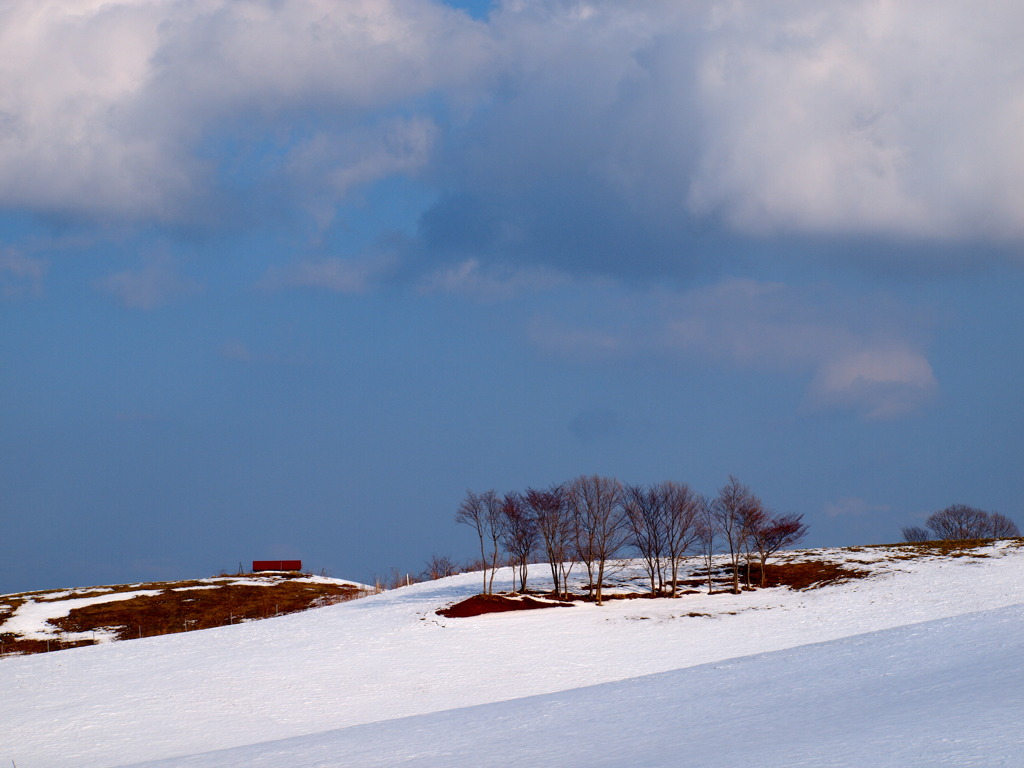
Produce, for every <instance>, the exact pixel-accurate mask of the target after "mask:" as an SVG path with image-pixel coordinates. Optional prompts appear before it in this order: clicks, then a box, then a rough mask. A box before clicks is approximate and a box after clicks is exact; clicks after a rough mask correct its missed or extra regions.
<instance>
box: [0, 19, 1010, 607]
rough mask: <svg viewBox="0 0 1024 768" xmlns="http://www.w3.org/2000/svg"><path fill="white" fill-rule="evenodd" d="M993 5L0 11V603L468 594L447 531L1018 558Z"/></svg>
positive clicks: (1002, 83) (1002, 132) (1005, 98)
mask: <svg viewBox="0 0 1024 768" xmlns="http://www.w3.org/2000/svg"><path fill="white" fill-rule="evenodd" d="M1021 29H1024V6H1020V7H1019V6H1017V5H1016V4H1011V3H1005V2H999V1H996V0H980V1H976V2H970V3H968V2H964V1H963V0H959V1H953V0H927V2H926V1H925V0H901V2H889V1H888V0H852V1H851V0H844V1H843V2H839V1H838V0H836V1H833V0H825V1H824V2H823V1H822V0H814V2H811V1H810V0H794V2H790V3H785V4H769V5H765V4H763V3H755V2H746V1H745V0H711V1H709V0H701V1H700V2H697V1H696V0H695V1H693V2H689V1H687V0H664V1H661V0H641V1H638V2H635V3H622V2H615V1H612V0H608V1H607V2H604V1H601V0H593V1H591V2H584V1H582V0H496V1H495V2H493V3H490V2H486V1H483V2H450V3H444V2H441V0H346V1H345V2H334V1H332V0H231V1H230V2H229V1H228V0H210V1H209V2H205V3H201V4H196V3H193V2H189V1H188V0H10V2H7V3H5V4H4V7H3V9H2V10H0V48H2V50H4V52H5V53H4V56H3V57H2V59H0V515H2V519H3V521H4V525H3V535H2V536H0V592H10V591H20V590H28V589H43V588H52V587H60V586H80V585H88V584H102V583H122V582H132V581H144V580H153V579H161V578H188V577H195V576H204V575H210V574H213V573H218V572H221V571H229V572H234V571H235V570H237V569H238V567H239V564H240V563H241V564H243V565H248V564H249V562H250V561H251V560H253V559H277V558H289V559H291V558H301V559H302V560H303V562H304V565H305V566H306V567H307V568H309V569H312V570H315V571H317V572H320V571H324V572H326V573H328V574H330V575H334V576H337V577H342V578H350V579H356V580H369V579H371V578H372V577H373V576H375V575H377V576H380V575H385V574H387V573H389V572H390V571H391V569H392V568H397V569H399V570H402V571H406V570H407V571H411V572H412V573H416V572H418V571H420V570H422V569H423V567H424V565H425V563H426V561H427V560H428V559H429V558H430V557H431V556H432V555H435V554H437V555H449V556H451V557H453V558H455V559H458V560H466V559H469V558H470V557H472V554H473V541H472V534H471V532H470V531H469V530H467V529H465V528H464V527H463V528H459V527H457V526H456V525H455V524H454V521H453V517H454V513H455V510H456V509H457V507H458V504H459V502H460V501H461V499H462V498H463V496H464V494H465V492H466V490H467V489H473V490H476V491H482V490H486V489H490V488H494V489H496V490H498V491H510V490H521V489H525V488H526V487H529V486H547V485H549V484H552V483H556V482H562V481H565V480H569V479H571V478H572V477H574V476H577V475H580V474H595V473H597V474H604V475H612V476H615V477H618V478H619V479H621V480H622V481H624V482H629V483H653V482H659V481H661V480H668V479H672V480H677V481H682V482H687V483H689V484H690V485H691V486H693V487H694V488H695V489H696V490H698V491H700V492H701V493H705V494H708V495H714V494H715V493H716V492H717V489H718V488H720V487H721V486H722V485H723V484H724V483H725V482H726V481H727V479H728V477H729V476H730V475H735V476H736V477H738V478H739V479H740V480H741V481H742V482H744V483H746V484H747V485H749V486H750V488H751V489H752V490H753V491H754V492H755V493H756V494H757V495H758V496H759V497H760V498H761V499H762V500H763V501H764V503H765V504H766V505H767V506H768V507H770V508H771V509H774V510H778V511H780V512H796V513H802V514H803V515H804V516H805V521H806V522H808V523H809V524H810V533H809V536H808V538H807V540H806V543H807V544H808V545H809V546H824V545H853V544H863V543H882V542H892V541H896V540H898V539H899V530H900V527H901V526H903V525H908V524H920V523H921V522H922V521H923V520H924V518H925V517H926V516H927V515H928V514H929V513H931V512H933V511H935V510H937V509H941V508H943V507H945V506H947V505H949V504H953V503H966V504H971V505H974V506H978V507H981V508H982V509H986V510H990V511H998V512H1002V513H1003V514H1006V515H1008V516H1009V517H1011V518H1012V519H1014V520H1016V521H1017V522H1018V524H1024V510H1022V509H1021V499H1022V498H1024V473H1022V472H1021V467H1022V461H1024V404H1022V399H1021V397H1020V392H1021V383H1022V381H1024V338H1022V332H1021V327H1022V322H1021V321H1022V319H1024V318H1022V314H1024V313H1022V311H1021V310H1022V306H1024V304H1022V301H1021V295H1022V291H1024V144H1022V143H1021V142H1020V136H1021V135H1024V46H1021V45H1020V44H1019V42H1020V30H1021Z"/></svg>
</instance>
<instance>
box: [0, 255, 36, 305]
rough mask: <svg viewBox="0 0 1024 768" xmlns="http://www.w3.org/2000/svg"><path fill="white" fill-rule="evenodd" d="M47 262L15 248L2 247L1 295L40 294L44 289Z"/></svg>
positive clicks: (9, 296)
mask: <svg viewBox="0 0 1024 768" xmlns="http://www.w3.org/2000/svg"><path fill="white" fill-rule="evenodd" d="M46 269H47V264H46V262H45V261H43V260H42V259H37V258H33V257H31V256H26V255H24V254H23V253H21V252H19V251H17V250H15V249H13V248H6V249H0V296H3V297H6V298H14V297H18V296H26V295H27V296H38V295H39V294H40V293H42V290H43V280H44V278H45V277H46Z"/></svg>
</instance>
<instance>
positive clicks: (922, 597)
mask: <svg viewBox="0 0 1024 768" xmlns="http://www.w3.org/2000/svg"><path fill="white" fill-rule="evenodd" d="M894 554H897V555H898V553H894V552H890V551H889V550H882V549H871V550H866V551H860V552H856V553H851V552H842V551H833V552H819V553H815V555H816V556H827V557H832V558H834V559H836V560H847V561H848V560H851V559H853V560H857V561H859V562H860V563H861V565H860V567H872V568H873V569H874V570H876V571H877V575H875V576H873V577H871V578H867V579H860V580H855V581H851V582H848V583H844V584H838V585H834V586H830V587H825V588H822V589H818V590H811V591H804V592H792V591H789V590H784V589H768V590H759V591H756V592H748V593H744V594H742V595H738V596H734V595H725V594H717V595H711V596H708V595H689V596H686V597H683V598H679V599H676V600H657V601H651V600H629V601H615V602H610V603H608V604H606V605H604V606H601V607H597V606H594V605H589V604H588V605H577V606H575V607H573V608H566V609H557V610H544V611H529V612H522V613H505V614H494V615H488V616H481V617H477V618H472V619H442V618H440V617H438V616H437V615H436V614H434V610H435V609H436V608H438V607H441V606H443V605H446V604H449V603H452V602H454V601H456V600H458V599H461V598H462V597H465V596H468V595H470V594H473V593H474V592H475V591H476V590H477V588H478V582H477V580H478V576H475V575H472V574H469V575H464V576H458V577H453V578H451V579H445V580H442V581H438V582H430V583H426V584H420V585H414V586H412V587H407V588H403V589H399V590H395V591H392V592H388V593H384V594H382V595H379V596H376V597H371V598H365V599H363V600H358V601H354V602H350V603H345V604H342V605H338V606H333V607H330V608H324V609H319V610H316V611H311V612H308V613H304V614H295V615H292V616H285V617H282V618H279V619H271V620H268V621H263V622H258V623H252V624H245V625H241V626H234V627H224V628H222V629H214V630H207V631H203V632H195V633H190V634H180V635H173V636H166V637H158V638H151V639H143V640H139V641H132V642H126V643H115V644H109V645H103V646H95V647H90V648H81V649H73V650H68V651H62V652H59V653H52V654H46V655H41V656H35V657H23V658H15V659H7V660H5V661H4V662H3V663H0V690H2V691H3V692H4V696H3V697H0V744H2V752H0V763H2V762H4V761H9V760H11V759H13V760H15V761H16V762H17V764H18V765H19V766H22V767H23V768H24V766H31V767H33V768H38V767H40V766H83V767H87V766H115V765H125V764H135V763H143V762H145V761H153V760H160V759H168V758H171V759H170V760H169V762H167V763H166V764H167V765H202V766H224V767H226V768H231V767H233V766H259V765H268V766H269V765H275V766H280V765H287V766H289V767H290V768H295V767H298V766H325V767H326V766H352V765H359V766H363V765H367V766H369V765H381V766H383V765H403V764H408V765H438V766H440V765H466V766H478V765H491V764H493V765H497V764H499V763H500V764H502V765H538V764H544V763H547V762H550V761H552V760H555V759H557V762H558V764H559V765H591V764H594V765H681V764H685V765H702V766H704V765H707V766H716V765H721V766H729V765H738V764H741V763H742V762H746V761H748V760H749V761H752V762H757V763H758V764H762V765H778V766H784V765H785V766H797V765H808V766H810V765H815V766H827V765H893V766H895V765H904V766H905V765H922V766H923V765H943V764H947V765H972V764H975V765H1015V764H1016V763H1014V762H1013V761H1014V760H1019V758H1018V756H1017V753H1018V752H1019V749H1018V747H1017V743H1018V739H1017V736H1016V731H1017V727H1016V724H1017V723H1018V722H1019V719H1020V713H1021V712H1024V701H1022V698H1021V693H1020V691H1021V690H1022V689H1024V686H1022V683H1024V675H1022V672H1021V670H1022V669H1024V642H1022V640H1021V638H1022V637H1024V633H1022V629H1024V624H1022V618H1024V607H1022V606H1024V549H1021V548H1020V547H1019V546H1016V545H1015V544H1012V543H1002V544H997V545H993V546H990V547H986V548H984V549H981V550H977V551H976V552H975V555H976V556H969V557H938V558H929V559H908V560H902V559H892V557H893V555H894ZM868 561H876V563H875V565H873V566H869V565H867V562H868ZM541 571H542V569H540V568H538V569H536V573H537V575H538V576H539V575H540V574H541ZM499 578H504V579H505V584H506V585H507V583H508V578H509V574H503V575H500V576H499ZM690 614H707V615H696V616H692V615H690ZM217 750H228V751H220V752H217Z"/></svg>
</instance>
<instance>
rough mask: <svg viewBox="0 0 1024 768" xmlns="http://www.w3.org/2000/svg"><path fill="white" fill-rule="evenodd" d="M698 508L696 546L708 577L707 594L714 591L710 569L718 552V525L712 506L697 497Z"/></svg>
mask: <svg viewBox="0 0 1024 768" xmlns="http://www.w3.org/2000/svg"><path fill="white" fill-rule="evenodd" d="M697 499H698V503H699V507H698V509H697V516H696V526H697V544H698V546H699V547H700V554H701V558H702V559H703V560H704V569H705V571H706V572H707V577H708V594H709V595H710V594H711V593H712V592H713V591H714V582H713V579H712V567H713V566H714V560H715V552H716V551H717V550H718V525H717V520H716V517H715V514H714V510H713V505H712V503H711V502H710V501H708V500H707V499H706V498H704V497H703V496H698V497H697Z"/></svg>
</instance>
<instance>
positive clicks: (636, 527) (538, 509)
mask: <svg viewBox="0 0 1024 768" xmlns="http://www.w3.org/2000/svg"><path fill="white" fill-rule="evenodd" d="M455 520H456V522H457V523H460V524H464V525H467V526H469V527H470V528H471V529H472V530H473V531H474V533H475V534H476V537H477V541H478V544H479V547H480V559H479V561H478V562H479V564H480V567H481V568H482V570H483V586H482V592H483V594H490V593H492V592H493V587H494V574H495V571H496V570H497V568H498V567H499V565H505V564H507V565H511V566H513V569H514V587H515V588H517V589H518V591H520V592H524V591H525V590H526V586H527V584H526V582H527V573H528V567H527V566H528V565H529V563H530V562H531V558H534V557H536V556H538V555H539V556H542V557H543V559H544V560H545V561H546V562H547V564H548V567H549V568H550V570H551V581H552V584H553V586H554V590H553V591H554V593H555V594H556V595H559V596H563V597H568V596H569V575H570V573H571V572H572V569H573V567H574V566H575V565H576V564H580V565H581V566H582V567H583V569H584V570H585V571H586V576H587V594H588V597H590V598H592V599H593V600H594V601H595V602H597V604H599V605H600V604H601V602H602V598H603V588H604V584H605V580H606V577H607V576H608V571H609V568H610V567H611V564H612V562H613V561H614V560H615V559H616V558H617V557H619V556H620V555H621V554H622V553H623V552H624V551H626V550H627V549H630V550H632V551H633V552H635V553H636V554H637V556H638V557H639V559H640V560H641V562H642V564H643V566H644V570H645V571H646V574H647V580H648V584H649V588H650V594H651V596H654V597H656V596H661V595H668V596H673V597H674V596H676V595H677V594H678V592H679V572H680V564H681V562H682V560H683V558H685V557H687V556H689V555H694V554H700V555H701V556H702V557H703V560H704V565H705V568H706V571H707V578H708V582H707V583H708V591H709V592H710V591H711V589H712V581H713V580H712V571H713V561H714V557H715V555H716V554H717V553H718V552H719V551H721V552H723V553H725V554H726V555H727V557H728V563H729V566H728V569H727V570H728V572H729V574H730V577H731V580H732V591H733V592H736V593H738V592H740V589H741V587H740V573H741V565H742V563H743V562H744V561H745V563H746V585H747V586H748V587H749V586H750V582H751V578H750V567H751V563H752V562H753V561H755V560H756V561H757V562H758V563H759V565H760V583H761V584H762V586H763V585H764V583H765V570H766V562H767V560H768V558H769V557H771V556H772V555H774V554H775V553H777V552H778V551H779V550H781V549H785V548H788V547H792V546H794V545H795V544H797V543H798V542H799V541H800V540H801V539H803V537H804V535H805V534H806V533H807V525H805V524H804V523H803V522H802V516H801V515H796V514H776V513H773V512H771V511H770V510H768V509H767V508H766V507H765V506H764V505H763V504H762V502H761V500H760V499H759V498H758V497H757V496H755V495H754V494H753V492H752V491H751V490H750V489H749V488H748V487H747V486H745V485H743V484H742V483H741V482H740V481H739V480H737V479H736V478H735V477H731V476H730V477H729V481H728V482H727V483H726V484H725V485H724V486H723V487H722V488H721V489H720V490H719V492H718V495H717V496H716V497H715V498H714V499H707V498H705V497H704V496H701V495H700V494H698V493H696V492H695V491H693V489H691V488H690V487H689V486H688V485H686V484H685V483H676V482H663V483H659V484H657V485H652V486H649V487H646V486H625V485H623V484H622V483H621V482H619V481H618V480H616V479H615V478H611V477H603V476H600V475H581V476H580V477H577V478H575V479H573V480H571V481H569V482H568V483H564V484H561V485H553V486H551V487H549V488H544V489H538V488H528V489H527V490H526V491H525V492H523V493H518V492H511V493H506V494H504V495H503V496H499V495H498V494H497V492H496V491H493V490H490V491H485V492H483V493H476V492H474V491H466V496H465V498H464V499H463V501H462V503H461V504H460V506H459V508H458V511H457V512H456V515H455ZM502 553H503V554H504V558H502V557H501V555H502ZM437 560H438V558H435V559H434V561H432V562H431V563H430V564H429V567H428V569H427V571H428V573H431V574H433V573H435V572H440V571H444V570H446V569H447V566H448V563H447V562H437Z"/></svg>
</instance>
